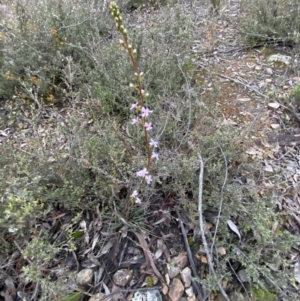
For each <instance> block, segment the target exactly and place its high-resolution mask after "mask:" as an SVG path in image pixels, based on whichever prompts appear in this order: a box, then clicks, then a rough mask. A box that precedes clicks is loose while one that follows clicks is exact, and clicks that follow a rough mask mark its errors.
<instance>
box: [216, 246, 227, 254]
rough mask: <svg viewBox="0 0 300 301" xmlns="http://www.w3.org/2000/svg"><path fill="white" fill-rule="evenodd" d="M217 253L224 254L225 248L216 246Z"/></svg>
mask: <svg viewBox="0 0 300 301" xmlns="http://www.w3.org/2000/svg"><path fill="white" fill-rule="evenodd" d="M218 253H219V254H220V255H226V249H225V248H224V247H219V248H218Z"/></svg>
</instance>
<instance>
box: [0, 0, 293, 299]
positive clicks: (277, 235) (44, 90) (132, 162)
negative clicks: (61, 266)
mask: <svg viewBox="0 0 300 301" xmlns="http://www.w3.org/2000/svg"><path fill="white" fill-rule="evenodd" d="M76 3H77V4H76V5H75V4H74V1H63V2H58V1H54V0H50V1H38V0H26V1H24V2H21V1H17V2H16V5H15V3H13V5H12V6H11V9H12V12H13V13H14V14H15V15H14V16H15V18H10V20H7V23H5V36H4V39H3V41H4V43H5V44H1V43H0V50H2V52H0V55H2V57H1V56H0V70H1V77H2V79H4V81H2V86H0V93H1V97H4V98H7V99H12V98H14V99H15V102H14V103H13V102H10V103H9V106H7V108H6V109H7V110H8V113H9V118H8V119H9V120H8V121H7V120H5V121H3V124H5V123H6V122H10V123H11V124H13V125H15V135H14V136H13V137H11V138H10V140H9V139H7V140H6V141H7V143H5V144H3V148H2V155H1V156H0V170H1V173H0V195H1V196H2V199H1V201H2V203H1V206H2V208H1V209H3V210H0V230H1V231H0V238H2V239H3V240H4V241H5V239H6V237H7V236H9V235H15V236H16V237H23V238H24V241H26V243H25V245H24V256H25V258H26V260H27V264H26V265H25V266H24V268H23V272H24V273H25V276H26V277H27V278H28V279H30V280H32V281H36V282H38V283H39V284H40V285H41V287H42V297H41V300H54V298H61V297H62V296H65V298H66V299H65V300H73V299H72V298H73V297H74V299H76V298H77V297H80V294H77V293H73V294H72V291H70V290H69V289H68V287H67V286H66V285H65V286H64V285H63V284H64V283H66V282H68V279H70V278H71V277H72V275H73V274H72V273H69V274H68V273H67V272H66V273H64V272H63V273H62V274H58V276H57V277H58V280H57V281H54V280H53V279H52V276H53V275H50V274H48V273H47V272H45V271H47V270H49V266H51V260H53V258H56V256H58V253H59V252H60V251H62V250H61V249H60V248H59V246H61V245H62V244H66V245H67V248H68V251H69V252H75V251H76V249H77V247H78V244H77V241H79V240H80V239H82V238H83V236H84V235H83V233H84V231H83V230H82V229H79V227H78V224H79V223H80V221H81V218H82V214H83V212H93V214H94V213H95V211H96V209H97V210H99V211H100V214H101V218H102V221H101V222H102V223H103V224H105V223H106V224H108V225H109V228H110V229H113V232H118V231H119V230H120V229H122V227H123V226H124V225H125V226H126V228H127V229H129V230H136V229H141V228H143V229H148V228H150V225H148V223H147V216H148V215H149V214H152V212H151V211H150V210H151V205H152V204H153V203H155V202H156V201H157V199H158V198H162V199H166V197H167V196H169V195H174V196H176V197H175V200H174V201H175V202H177V203H178V204H179V205H182V206H183V207H184V208H185V209H186V210H187V211H188V212H189V213H190V216H191V217H193V218H194V219H195V220H198V218H199V216H198V213H197V202H196V200H197V191H198V184H199V183H198V168H199V166H198V153H199V152H200V153H201V154H202V156H203V157H204V158H205V159H207V161H206V165H205V178H204V204H203V207H204V209H209V208H212V207H213V208H219V206H220V201H221V200H222V202H223V207H222V214H221V217H220V225H219V228H218V231H217V233H216V239H215V241H214V243H215V245H216V246H217V247H221V246H222V247H225V248H226V251H227V255H226V259H225V260H223V259H222V258H220V259H219V260H220V267H219V269H218V271H217V277H214V276H209V277H207V279H205V280H203V283H204V284H205V285H206V286H207V288H209V289H212V290H215V289H217V283H218V281H219V280H220V279H221V278H224V276H225V275H228V269H227V266H226V263H227V261H228V260H235V261H238V262H240V263H241V265H242V266H243V267H244V269H245V270H246V273H247V275H248V276H249V279H251V284H254V285H256V286H255V287H258V289H257V291H258V292H259V291H260V290H261V288H264V286H265V283H266V282H268V281H270V282H272V281H273V282H275V280H276V283H277V284H278V285H281V284H285V283H286V282H287V280H288V275H286V274H284V273H283V272H282V271H281V267H285V266H288V264H289V262H288V260H286V262H285V261H282V256H281V255H282V254H286V253H287V252H288V251H289V249H290V248H291V246H292V245H293V243H294V242H295V239H294V237H293V236H292V235H290V234H289V233H287V231H286V230H284V229H283V228H282V227H281V226H278V227H274V224H275V222H276V221H278V220H279V221H281V222H282V224H284V220H285V216H284V215H283V214H279V213H275V212H274V207H275V203H276V201H275V200H274V196H273V195H274V194H273V192H272V191H265V192H264V194H262V195H261V194H259V193H258V191H261V190H262V189H263V185H262V181H261V179H260V178H259V177H255V171H258V172H259V171H260V169H261V166H260V165H259V164H258V163H257V162H255V161H251V160H250V159H249V158H246V159H245V154H244V147H243V145H242V144H241V142H240V140H241V138H240V133H239V129H233V128H232V126H230V125H222V126H220V124H219V120H218V118H217V117H216V116H217V114H215V115H214V113H215V108H214V106H215V103H214V102H213V101H212V100H213V99H209V100H208V101H210V105H209V106H207V107H208V110H209V112H210V110H211V112H213V113H212V114H207V110H206V108H205V109H203V106H202V105H201V104H200V103H199V95H200V92H199V90H198V89H199V88H197V87H195V86H193V87H192V79H190V78H189V77H188V75H187V74H186V73H185V71H184V70H185V68H184V67H185V66H187V65H188V66H189V67H190V65H192V63H191V59H190V57H189V53H190V49H191V46H192V41H193V36H192V34H191V30H190V28H191V20H190V19H189V17H188V16H186V15H184V14H183V13H182V12H181V11H180V9H179V8H178V7H177V6H176V5H175V4H174V6H172V5H170V4H169V3H167V4H166V5H165V6H161V7H160V10H159V11H157V12H155V14H153V16H152V15H151V14H147V16H146V17H147V18H149V22H146V23H147V24H149V25H148V27H147V28H141V27H137V26H132V27H128V28H129V30H128V31H129V33H128V35H129V37H130V42H132V45H133V48H135V49H136V50H137V51H136V57H135V59H136V64H137V67H138V70H139V71H143V72H144V73H145V75H144V76H143V80H142V84H143V87H144V88H145V90H146V92H148V93H149V97H146V98H145V106H147V107H149V108H151V110H153V114H152V115H151V118H153V124H154V130H153V135H154V136H155V137H157V138H159V157H160V161H159V164H156V165H155V164H153V165H152V166H151V168H152V174H153V176H155V180H154V182H155V185H153V186H148V185H142V186H141V185H140V184H139V181H138V180H137V178H136V172H137V171H139V170H141V169H142V168H143V167H144V164H145V157H147V156H148V157H149V153H148V154H147V149H146V147H145V135H144V134H143V133H141V131H140V130H139V129H137V128H136V127H134V126H133V125H132V124H131V118H132V117H133V113H132V111H130V110H129V107H130V105H131V104H132V103H134V102H137V100H138V93H137V90H133V89H132V88H130V87H129V84H130V83H135V80H136V76H135V75H134V72H133V71H132V66H131V64H130V60H128V53H126V51H124V49H123V48H122V47H120V45H119V43H118V42H117V40H118V39H119V35H118V33H117V32H115V31H113V30H112V26H111V24H112V21H111V20H110V19H109V16H108V14H107V13H106V12H105V10H104V11H102V10H101V9H100V10H99V3H98V1H77V2H76ZM249 3H252V4H257V5H258V6H257V7H260V6H259V5H263V2H262V1H258V0H257V1H254V0H253V1H250V2H249ZM278 3H279V4H280V3H281V2H278ZM282 3H284V2H282ZM279 4H278V5H279ZM247 5H248V4H245V9H250V8H251V9H252V8H253V7H251V6H247ZM249 5H250V4H249ZM280 5H281V4H280ZM280 9H281V6H280ZM297 9H298V6H297ZM251 11H252V12H253V14H254V16H255V18H256V19H255V20H256V21H255V22H253V23H254V25H255V26H257V27H253V28H252V27H251V28H250V25H251V24H250V22H249V19H245V23H244V25H245V27H244V28H246V29H247V30H248V31H247V33H248V34H249V37H254V38H256V37H257V36H259V37H260V36H261V35H262V36H264V35H267V36H271V37H273V36H274V37H276V38H278V37H280V36H281V35H282V34H283V33H286V30H287V29H283V30H282V31H279V30H277V27H275V31H274V28H273V29H270V28H272V26H273V25H274V24H275V25H274V26H279V27H278V28H284V27H282V26H283V25H284V26H287V25H286V24H288V23H284V22H283V23H282V24H281V23H280V22H281V21H280V22H279V20H277V21H276V22H277V23H276V22H275V23H274V24H273V23H272V24H271V23H270V20H269V19H270V16H269V11H267V10H266V11H264V10H262V11H256V10H251ZM263 14H265V15H266V16H265V17H263V16H262V15H263ZM291 14H293V12H291ZM250 16H251V18H252V17H253V15H250ZM128 18H129V17H128ZM130 18H132V19H133V20H131V22H132V23H134V22H135V21H136V19H135V18H137V16H136V15H134V14H133V15H131V16H130ZM251 20H252V19H251ZM263 20H266V21H263ZM247 22H248V23H247ZM285 22H287V20H285ZM123 23H124V24H126V26H127V24H128V23H129V22H128V20H127V19H126V15H125V16H124V21H123ZM279 23H280V24H279ZM278 24H279V25H278ZM119 25H120V24H119ZM293 26H295V28H297V26H298V25H297V22H295V24H293ZM269 27H270V28H269ZM293 28H294V27H293ZM252 30H253V31H252ZM295 38H296V37H295ZM0 42H1V40H0ZM123 43H124V32H123ZM123 45H124V44H123ZM1 47H2V48H1ZM8 50H9V51H8ZM191 67H193V66H191ZM205 76H206V75H205ZM0 85H1V84H0ZM213 87H214V89H215V91H214V93H212V95H213V96H214V95H217V94H218V87H217V85H214V86H213ZM297 91H298V90H297V88H296V89H295V93H294V95H295V97H296V95H297V93H298V92H297ZM138 92H140V90H138ZM23 103H25V104H26V106H23V105H22V104H23ZM56 104H60V105H61V106H63V107H64V108H63V109H60V110H59V109H57V108H51V110H49V109H47V106H50V105H51V106H54V105H56ZM42 113H45V115H46V118H44V117H43V114H42ZM210 115H211V116H212V117H211V116H210ZM202 120H204V121H203V122H202ZM1 122H2V121H1ZM20 124H21V125H22V126H19V125H20ZM154 136H153V137H154ZM248 160H249V161H248ZM240 174H241V175H243V176H244V177H245V178H247V181H248V182H247V183H242V184H241V183H240V182H238V181H234V180H233V179H234V178H235V177H238V176H239V175H240ZM225 179H226V181H225ZM137 188H139V189H140V196H141V198H142V199H143V202H142V204H141V205H140V206H137V205H136V204H135V203H134V201H133V200H132V198H131V197H130V195H131V193H132V191H133V190H134V189H137ZM188 195H189V196H190V197H187V196H188ZM277 197H278V198H279V197H280V193H279V192H278V195H277ZM57 204H59V206H60V208H62V210H65V211H66V212H69V214H70V215H72V217H74V216H75V218H73V219H71V221H70V223H68V224H67V225H64V228H63V229H62V228H61V225H60V224H57V225H55V227H54V228H55V229H51V230H49V231H45V230H40V229H39V228H38V227H39V226H37V225H36V221H37V220H38V219H43V218H46V217H47V216H49V213H50V212H53V211H55V209H56V207H57ZM89 210H91V211H89ZM228 219H230V220H232V221H234V223H235V224H236V225H237V227H238V229H239V231H240V232H241V234H242V237H243V243H240V242H239V240H238V238H237V237H236V235H235V234H234V233H231V232H230V231H229V230H228V227H227V223H226V222H227V220H228ZM34 226H35V227H36V228H34ZM33 230H35V231H36V232H35V234H34V235H33ZM59 231H61V233H62V234H61V236H59V239H58V240H54V239H53V237H57V236H56V235H57V233H58V232H59ZM12 232H13V233H12ZM37 232H38V234H37ZM208 241H209V243H212V242H213V238H212V237H208ZM101 243H102V242H101ZM193 243H194V246H199V241H195V242H193ZM10 248H11V246H9V247H8V246H6V249H7V250H10ZM10 251H11V250H10ZM283 258H284V257H283ZM274 269H275V270H276V269H277V270H276V272H274ZM226 277H227V276H226ZM228 278H230V277H229V276H228ZM265 279H267V280H265ZM276 289H277V288H276ZM54 292H55V294H54ZM255 294H256V292H255V290H254V291H253V295H255ZM259 294H261V293H259ZM263 296H264V297H265V298H266V300H267V298H270V297H269V295H268V294H267V293H264V295H263ZM258 301H260V300H258Z"/></svg>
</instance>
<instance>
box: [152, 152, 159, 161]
mask: <svg viewBox="0 0 300 301" xmlns="http://www.w3.org/2000/svg"><path fill="white" fill-rule="evenodd" d="M151 158H152V159H156V160H159V159H158V154H157V153H155V152H152V155H151Z"/></svg>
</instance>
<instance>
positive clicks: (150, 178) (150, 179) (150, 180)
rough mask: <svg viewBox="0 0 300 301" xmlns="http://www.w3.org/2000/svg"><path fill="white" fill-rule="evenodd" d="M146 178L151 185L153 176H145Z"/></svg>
mask: <svg viewBox="0 0 300 301" xmlns="http://www.w3.org/2000/svg"><path fill="white" fill-rule="evenodd" d="M145 180H146V182H147V184H148V185H149V184H150V183H151V182H152V177H151V176H150V175H147V176H145Z"/></svg>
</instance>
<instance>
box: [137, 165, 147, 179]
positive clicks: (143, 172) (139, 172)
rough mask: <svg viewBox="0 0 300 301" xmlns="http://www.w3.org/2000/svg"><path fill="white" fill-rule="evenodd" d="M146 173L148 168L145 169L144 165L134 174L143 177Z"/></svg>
mask: <svg viewBox="0 0 300 301" xmlns="http://www.w3.org/2000/svg"><path fill="white" fill-rule="evenodd" d="M148 174H149V173H148V170H147V169H146V167H145V168H144V169H142V170H140V171H138V172H137V173H136V176H137V177H145V176H147V175H148Z"/></svg>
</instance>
